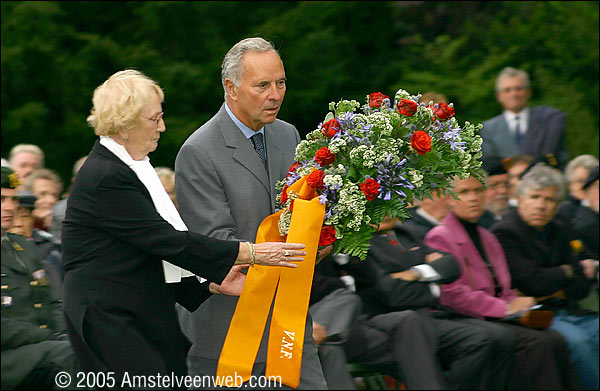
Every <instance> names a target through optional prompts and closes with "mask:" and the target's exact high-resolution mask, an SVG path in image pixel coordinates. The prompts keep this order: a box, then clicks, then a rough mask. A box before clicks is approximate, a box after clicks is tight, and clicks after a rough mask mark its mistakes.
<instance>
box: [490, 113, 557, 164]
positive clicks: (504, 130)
mask: <svg viewBox="0 0 600 391" xmlns="http://www.w3.org/2000/svg"><path fill="white" fill-rule="evenodd" d="M566 120H567V114H566V113H564V112H562V111H559V110H557V109H555V108H553V107H550V106H536V107H532V108H531V109H530V111H529V123H528V125H527V133H526V134H525V138H524V139H523V140H522V142H521V148H519V146H518V145H517V143H516V141H515V137H514V136H513V134H512V133H511V132H510V130H509V128H508V123H507V122H506V119H505V118H504V115H503V114H500V115H498V116H496V117H494V118H492V119H489V120H487V121H485V122H484V123H483V129H482V130H481V133H480V135H481V137H482V138H483V145H482V146H481V149H482V152H483V156H500V157H502V158H506V157H510V156H514V155H518V154H526V155H531V156H533V157H534V158H535V157H537V156H540V155H545V154H547V153H553V154H554V156H555V157H556V159H557V161H558V164H559V166H560V167H561V168H564V166H565V164H566V162H567V160H568V155H567V149H566V144H565V127H566Z"/></svg>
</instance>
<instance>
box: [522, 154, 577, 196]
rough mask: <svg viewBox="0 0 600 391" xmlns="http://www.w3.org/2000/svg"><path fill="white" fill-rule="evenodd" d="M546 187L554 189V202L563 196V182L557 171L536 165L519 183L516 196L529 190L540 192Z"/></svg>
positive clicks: (544, 165) (543, 165)
mask: <svg viewBox="0 0 600 391" xmlns="http://www.w3.org/2000/svg"><path fill="white" fill-rule="evenodd" d="M547 187H554V188H556V190H557V191H556V201H560V200H562V199H563V197H564V195H565V180H564V177H563V175H562V174H561V172H560V171H558V170H557V169H554V168H551V167H548V166H547V165H546V164H544V163H538V164H536V165H535V166H533V168H531V169H530V170H529V171H527V173H526V174H525V175H523V178H522V179H521V182H520V183H519V187H518V188H517V194H518V195H519V197H520V196H523V195H524V194H526V193H527V192H528V191H529V190H530V189H532V190H540V189H545V188H547Z"/></svg>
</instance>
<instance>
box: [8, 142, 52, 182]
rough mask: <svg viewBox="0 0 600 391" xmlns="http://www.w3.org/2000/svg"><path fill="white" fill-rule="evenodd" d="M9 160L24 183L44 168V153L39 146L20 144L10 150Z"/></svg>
mask: <svg viewBox="0 0 600 391" xmlns="http://www.w3.org/2000/svg"><path fill="white" fill-rule="evenodd" d="M8 160H9V162H10V166H11V167H12V169H13V170H15V172H16V173H17V175H19V178H20V179H21V182H23V181H25V179H27V177H28V176H29V175H30V174H31V173H32V172H34V171H35V170H38V169H40V168H43V167H44V152H43V151H42V150H41V148H40V147H38V146H37V145H33V144H18V145H15V146H14V147H13V148H12V149H11V150H10V153H9V155H8Z"/></svg>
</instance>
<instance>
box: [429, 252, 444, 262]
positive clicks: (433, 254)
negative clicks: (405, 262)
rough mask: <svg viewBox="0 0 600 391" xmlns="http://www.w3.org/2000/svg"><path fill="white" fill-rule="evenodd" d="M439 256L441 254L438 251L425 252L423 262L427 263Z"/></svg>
mask: <svg viewBox="0 0 600 391" xmlns="http://www.w3.org/2000/svg"><path fill="white" fill-rule="evenodd" d="M441 257H443V255H442V254H440V253H438V252H435V253H431V254H427V255H425V262H426V263H429V262H433V261H437V260H438V259H440V258H441Z"/></svg>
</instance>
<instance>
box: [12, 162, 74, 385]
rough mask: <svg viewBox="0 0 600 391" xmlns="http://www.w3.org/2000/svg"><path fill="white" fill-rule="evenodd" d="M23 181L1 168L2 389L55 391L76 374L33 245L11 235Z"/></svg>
mask: <svg viewBox="0 0 600 391" xmlns="http://www.w3.org/2000/svg"><path fill="white" fill-rule="evenodd" d="M17 186H18V176H17V174H16V173H14V172H13V170H11V169H10V168H7V167H2V333H1V335H2V349H1V351H2V353H1V354H2V357H1V358H2V359H1V360H0V364H1V366H2V377H1V379H2V380H1V383H2V389H56V380H55V376H56V375H58V374H59V373H60V372H62V371H67V372H70V371H71V370H72V369H73V360H74V355H73V350H72V349H71V345H70V343H69V341H68V337H67V335H66V334H65V325H64V317H63V313H62V305H61V303H60V300H58V299H57V298H56V297H53V295H52V292H51V290H50V287H49V284H48V278H47V276H46V273H45V270H44V268H43V265H42V262H41V260H40V258H39V256H38V255H37V253H36V250H35V248H34V247H33V244H32V243H31V242H30V241H28V240H26V239H25V238H23V237H22V236H20V235H14V234H11V233H8V232H7V231H8V230H10V228H11V227H12V218H13V217H14V214H15V213H16V208H17V206H18V200H17V190H16V187H17Z"/></svg>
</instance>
